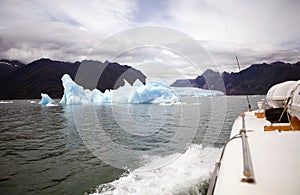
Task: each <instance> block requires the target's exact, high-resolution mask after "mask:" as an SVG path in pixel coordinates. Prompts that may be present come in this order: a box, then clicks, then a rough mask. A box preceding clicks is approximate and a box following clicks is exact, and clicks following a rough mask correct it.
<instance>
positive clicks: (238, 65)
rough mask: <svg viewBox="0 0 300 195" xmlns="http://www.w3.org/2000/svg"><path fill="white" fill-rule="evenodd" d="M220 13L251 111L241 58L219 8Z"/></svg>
mask: <svg viewBox="0 0 300 195" xmlns="http://www.w3.org/2000/svg"><path fill="white" fill-rule="evenodd" d="M219 13H220V15H221V18H222V21H223V23H224V26H225V29H226V32H227V36H228V38H229V40H230V43H231V47H232V50H233V53H234V56H235V59H236V63H237V67H238V69H239V73H240V76H241V81H242V86H243V88H244V92H245V95H246V100H247V103H248V110H249V111H251V110H252V108H251V104H250V101H249V95H248V90H247V86H246V84H245V80H244V77H243V73H242V72H241V66H240V62H239V59H238V57H237V54H236V52H235V49H234V46H233V41H232V39H231V36H230V33H229V30H228V27H227V25H226V22H225V20H224V17H223V14H222V12H221V11H220V10H219Z"/></svg>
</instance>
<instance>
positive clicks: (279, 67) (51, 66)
mask: <svg viewBox="0 0 300 195" xmlns="http://www.w3.org/2000/svg"><path fill="white" fill-rule="evenodd" d="M83 67H88V68H83ZM78 72H80V73H81V77H79V79H78ZM64 74H69V75H70V76H71V78H72V79H73V80H74V79H75V81H76V82H77V83H78V84H80V85H81V86H83V87H84V88H87V89H94V88H95V87H96V88H98V89H99V90H100V91H102V92H104V91H105V90H107V89H108V90H110V89H117V88H119V87H120V86H123V85H124V83H125V82H124V80H126V81H127V82H129V83H130V84H133V83H134V81H136V80H137V79H139V80H140V81H141V82H143V83H145V82H146V76H145V75H144V74H143V73H142V72H141V71H139V70H136V69H134V68H132V67H130V66H127V65H120V64H118V63H117V62H107V61H106V62H104V63H102V62H99V61H92V60H84V61H82V62H74V63H71V62H62V61H54V60H51V59H45V58H42V59H39V60H36V61H33V62H31V63H29V64H24V63H22V62H20V61H18V60H0V99H24V98H27V99H35V98H40V94H41V93H47V94H48V95H50V97H52V98H61V97H62V95H63V87H62V84H61V80H60V79H61V77H62V76H63V75H64ZM76 74H77V75H76ZM100 75H101V76H100ZM98 77H100V78H99V79H98ZM76 79H77V80H76ZM95 79H97V80H95ZM299 79H300V62H297V63H294V64H290V63H284V62H279V61H277V62H273V63H271V64H266V63H263V64H253V65H251V66H249V67H248V68H246V69H244V70H242V71H240V72H231V73H228V72H223V73H219V72H215V71H213V70H210V69H208V70H206V71H205V72H204V73H203V74H202V75H199V76H197V77H196V78H195V79H184V80H177V81H175V82H174V83H173V84H172V85H171V86H172V87H197V88H202V89H211V90H219V91H223V92H224V93H225V94H227V95H244V94H246V93H247V94H249V95H256V94H261V95H264V94H266V93H267V91H268V89H269V88H270V87H271V86H273V85H275V84H277V83H280V82H284V81H287V80H299Z"/></svg>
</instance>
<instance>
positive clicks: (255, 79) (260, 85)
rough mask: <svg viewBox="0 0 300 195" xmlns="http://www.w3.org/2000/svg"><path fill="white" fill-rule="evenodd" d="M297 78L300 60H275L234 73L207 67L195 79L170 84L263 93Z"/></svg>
mask: <svg viewBox="0 0 300 195" xmlns="http://www.w3.org/2000/svg"><path fill="white" fill-rule="evenodd" d="M299 79H300V62H297V63H294V64H290V63H284V62H280V61H277V62H273V63H271V64H267V63H263V64H253V65H251V66H249V67H248V68H246V69H244V70H242V71H240V72H236V73H234V72H231V73H228V72H226V71H225V72H223V73H219V72H215V71H213V70H210V69H208V70H206V71H205V72H204V73H203V74H202V75H200V76H198V77H196V78H195V79H185V80H177V81H175V82H174V83H173V84H172V85H171V86H173V87H197V88H203V89H211V90H219V91H223V92H225V93H226V95H244V94H246V93H247V94H249V95H264V94H266V93H267V92H268V90H269V88H270V87H271V86H273V85H275V84H277V83H281V82H284V81H287V80H299Z"/></svg>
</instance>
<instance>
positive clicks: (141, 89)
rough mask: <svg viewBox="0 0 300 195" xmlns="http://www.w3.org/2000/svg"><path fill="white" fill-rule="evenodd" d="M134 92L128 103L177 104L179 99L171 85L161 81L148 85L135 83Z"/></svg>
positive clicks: (150, 82) (148, 83) (151, 82)
mask: <svg viewBox="0 0 300 195" xmlns="http://www.w3.org/2000/svg"><path fill="white" fill-rule="evenodd" d="M133 86H134V90H132V91H131V94H130V95H129V100H128V103H132V104H140V103H143V104H144V103H153V104H160V103H176V102H179V97H178V96H177V95H176V92H175V91H174V90H173V89H172V88H171V87H170V85H168V84H166V83H164V82H161V81H149V82H147V83H146V85H143V84H142V83H141V82H135V83H134V85H133Z"/></svg>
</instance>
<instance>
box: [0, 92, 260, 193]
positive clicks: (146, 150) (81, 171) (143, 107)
mask: <svg viewBox="0 0 300 195" xmlns="http://www.w3.org/2000/svg"><path fill="white" fill-rule="evenodd" d="M262 98H264V96H250V100H251V104H252V106H253V108H257V106H256V102H257V101H260V100H261V99H262ZM5 102H7V103H5ZM5 102H4V101H2V102H0V159H1V160H0V194H84V193H87V194H88V193H104V194H112V193H115V194H149V193H150V192H152V193H153V194H176V193H177V194H178V193H188V192H191V193H194V192H195V190H196V191H201V189H200V188H201V187H199V185H200V184H201V181H202V180H207V178H208V177H209V172H210V171H212V170H210V169H211V168H212V167H213V166H214V163H215V162H216V161H217V158H218V155H219V153H220V148H221V147H222V146H223V145H224V143H225V142H226V140H227V139H228V138H229V134H230V129H231V125H232V124H233V122H234V120H235V118H236V117H237V115H239V114H240V113H241V112H243V111H245V110H246V109H247V103H246V100H245V97H244V96H216V97H184V98H183V99H182V102H181V103H180V104H172V105H171V104H161V105H158V104H115V105H108V104H103V105H95V106H91V107H89V108H88V109H86V107H85V106H71V105H69V106H68V105H67V106H56V107H46V106H41V105H39V104H37V103H34V102H30V101H28V100H12V101H5ZM90 112H91V113H90ZM78 113H80V114H78ZM93 114H94V115H93ZM92 115H93V116H94V119H96V120H97V123H98V124H97V125H94V124H92V123H91V121H92V120H91V118H93V117H90V116H92ZM94 122H95V121H94ZM98 128H100V129H101V131H100V130H99V129H98ZM82 129H84V130H85V131H83V130H82ZM98 130H99V131H98ZM177 133H179V134H177ZM177 135H180V136H177ZM104 137H106V138H105V139H104ZM111 143H113V145H114V146H117V148H116V147H114V148H111V147H110V145H112V144H111ZM118 147H119V148H122V149H124V151H126V152H128V153H125V154H126V156H122V154H120V155H119V153H118V152H119V151H118ZM110 154H112V155H110ZM114 154H115V155H114ZM116 154H117V155H116ZM193 190H194V191H193Z"/></svg>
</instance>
